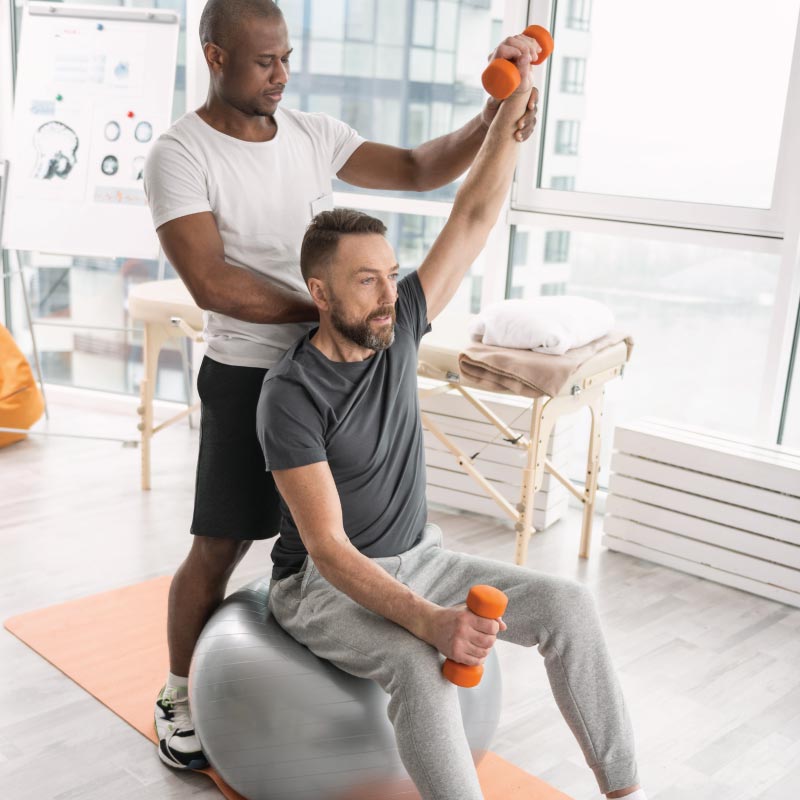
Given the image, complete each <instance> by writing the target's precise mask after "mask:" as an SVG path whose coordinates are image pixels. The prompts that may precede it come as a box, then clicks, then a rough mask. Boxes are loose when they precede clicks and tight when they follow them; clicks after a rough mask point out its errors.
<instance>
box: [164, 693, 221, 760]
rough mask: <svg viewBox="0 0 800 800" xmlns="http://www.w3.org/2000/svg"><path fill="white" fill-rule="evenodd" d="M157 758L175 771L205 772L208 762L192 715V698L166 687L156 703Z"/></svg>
mask: <svg viewBox="0 0 800 800" xmlns="http://www.w3.org/2000/svg"><path fill="white" fill-rule="evenodd" d="M155 723H156V735H157V736H158V757H159V758H160V759H161V760H162V761H163V762H164V763H165V764H168V765H169V766H170V767H173V768H174V769H205V768H206V767H207V766H208V760H207V759H206V757H205V756H204V755H203V751H202V749H201V748H200V741H199V740H198V738H197V736H196V735H195V732H194V725H193V723H192V716H191V714H190V712H189V695H188V694H187V693H186V691H185V690H183V691H180V690H178V689H174V688H169V689H168V688H167V687H166V686H165V687H164V688H163V689H162V690H161V691H160V692H159V693H158V699H157V700H156V712H155Z"/></svg>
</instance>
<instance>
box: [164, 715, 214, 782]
mask: <svg viewBox="0 0 800 800" xmlns="http://www.w3.org/2000/svg"><path fill="white" fill-rule="evenodd" d="M153 728H154V729H155V732H156V738H158V728H157V727H156V726H155V725H153ZM156 751H157V752H158V757H159V758H160V759H161V760H162V761H163V762H164V763H165V764H166V765H167V766H168V767H172V769H190V770H192V771H195V772H199V771H200V770H203V769H207V768H208V766H209V764H208V760H207V759H205V758H202V759H198V758H196V759H194V760H193V761H190V762H189V763H188V764H181V762H180V761H175V759H173V758H170V757H169V756H168V755H166V754H165V753H164V751H163V750H162V749H161V741H160V740H159V742H158V744H157V745H156Z"/></svg>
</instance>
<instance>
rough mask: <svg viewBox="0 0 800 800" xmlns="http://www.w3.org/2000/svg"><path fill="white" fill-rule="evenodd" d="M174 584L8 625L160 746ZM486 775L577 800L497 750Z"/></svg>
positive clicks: (103, 597) (509, 797) (503, 794)
mask: <svg viewBox="0 0 800 800" xmlns="http://www.w3.org/2000/svg"><path fill="white" fill-rule="evenodd" d="M169 584H170V578H169V577H164V578H155V579H153V580H150V581H145V582H144V583H137V584H135V585H134V586H126V587H125V588H124V589H115V590H114V591H111V592H104V593H102V594H96V595H92V596H91V597H85V598H82V599H80V600H72V601H70V602H68V603H62V604H60V605H57V606H50V607H49V608H43V609H41V610H39V611H31V612H29V613H27V614H20V615H19V616H17V617H12V618H11V619H9V620H6V623H5V627H6V628H7V629H8V630H9V631H11V633H13V634H14V635H15V636H17V637H18V638H19V639H21V640H22V641H23V642H25V644H27V645H28V646H29V647H31V648H33V649H34V650H35V651H36V652H37V653H39V655H41V656H42V657H43V658H46V659H47V660H48V661H49V662H50V663H51V664H52V665H53V666H54V667H57V668H58V669H60V670H61V671H62V672H63V673H64V674H65V675H66V676H67V677H69V678H72V680H74V681H75V682H76V683H77V684H78V685H79V686H82V687H83V688H84V689H85V690H86V691H87V692H89V694H91V695H93V696H94V697H96V698H97V699H98V700H99V701H100V702H101V703H103V704H104V705H105V706H107V707H108V708H110V709H111V710H112V711H113V712H114V713H115V714H117V715H119V716H120V717H122V719H124V720H125V721H126V722H127V723H129V724H130V725H132V726H133V727H134V728H136V730H137V731H139V732H140V733H141V734H143V735H144V736H146V737H147V738H148V739H150V740H151V741H152V742H153V743H154V744H155V743H156V738H155V731H154V729H153V702H154V699H155V697H156V695H157V694H158V691H159V689H160V688H161V686H162V685H163V683H164V676H165V675H166V674H167V666H168V659H167V641H166V635H165V632H166V618H167V592H168V590H169ZM153 757H154V758H156V755H155V753H154V754H153ZM164 769H168V767H164ZM203 772H204V773H205V774H206V775H208V776H209V777H210V778H211V780H213V781H214V782H215V783H216V784H217V786H218V787H219V789H220V791H221V792H222V794H223V795H224V796H225V797H227V798H228V800H245V798H243V797H242V796H241V795H240V794H238V793H237V792H235V791H233V790H232V789H231V788H230V787H229V786H227V785H226V784H225V783H223V781H222V780H221V778H220V777H219V776H218V775H217V774H216V773H215V772H214V770H212V769H207V770H203ZM478 775H479V777H480V781H481V786H482V788H483V792H484V795H485V797H486V798H487V800H521V799H522V798H523V797H524V798H526V800H571V798H569V797H568V796H567V795H565V794H564V793H563V792H559V791H558V790H557V789H554V788H553V787H552V786H549V785H548V784H546V783H544V781H541V780H539V779H538V778H535V777H534V776H533V775H529V774H528V773H527V772H525V771H523V770H521V769H519V767H515V766H514V765H513V764H510V763H509V762H508V761H505V760H504V759H502V758H500V756H498V755H496V754H494V753H489V754H488V755H487V756H486V758H485V759H484V760H483V761H482V762H481V764H480V766H479V768H478Z"/></svg>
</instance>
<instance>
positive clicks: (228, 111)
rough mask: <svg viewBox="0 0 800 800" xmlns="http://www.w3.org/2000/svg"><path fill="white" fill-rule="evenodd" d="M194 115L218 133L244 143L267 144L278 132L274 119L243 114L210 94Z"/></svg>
mask: <svg viewBox="0 0 800 800" xmlns="http://www.w3.org/2000/svg"><path fill="white" fill-rule="evenodd" d="M195 113H196V114H197V116H199V117H200V119H202V120H203V122H205V123H207V124H208V125H210V126H211V127H212V128H214V129H215V130H218V131H219V132H220V133H224V134H226V135H227V136H232V137H233V138H234V139H241V140H242V141H245V142H268V141H270V140H271V139H274V138H275V134H276V133H277V132H278V125H277V123H276V122H275V119H274V117H267V116H264V117H262V116H258V115H255V114H245V113H243V112H242V111H240V110H239V109H238V108H234V107H233V106H232V105H230V104H229V103H226V102H225V101H224V100H222V99H221V98H219V97H217V96H216V95H214V94H212V93H211V92H209V95H208V98H207V99H206V102H205V103H204V104H203V105H202V106H200V108H198V109H197V110H196V112H195Z"/></svg>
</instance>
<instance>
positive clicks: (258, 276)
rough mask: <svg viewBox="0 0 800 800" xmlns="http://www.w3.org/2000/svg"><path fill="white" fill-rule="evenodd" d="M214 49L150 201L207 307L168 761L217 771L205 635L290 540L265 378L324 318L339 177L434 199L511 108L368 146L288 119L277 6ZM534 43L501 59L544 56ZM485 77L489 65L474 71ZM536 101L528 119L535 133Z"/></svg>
mask: <svg viewBox="0 0 800 800" xmlns="http://www.w3.org/2000/svg"><path fill="white" fill-rule="evenodd" d="M200 39H201V42H202V45H203V50H204V53H205V57H206V61H207V63H208V68H209V72H210V86H209V94H208V98H207V100H206V102H205V104H204V105H203V106H201V107H200V108H199V109H197V111H194V112H190V113H188V114H186V115H185V116H183V117H182V118H181V119H179V120H178V121H177V122H176V123H175V124H174V125H173V126H172V127H171V128H170V129H169V130H168V131H167V132H166V133H164V134H163V135H162V136H161V137H160V138H159V139H158V141H156V142H155V143H154V145H153V148H152V150H151V151H150V154H149V156H148V159H147V163H146V165H145V175H144V180H145V190H146V192H147V198H148V202H149V204H150V209H151V212H152V215H153V223H154V225H155V227H156V229H157V232H158V236H159V239H160V241H161V245H162V247H163V249H164V252H165V253H166V255H167V257H168V258H169V260H170V263H171V264H172V265H173V266H174V267H175V269H176V271H177V272H178V274H179V275H180V277H181V278H182V279H183V281H184V282H185V283H186V285H187V287H188V288H189V291H190V292H191V294H192V296H193V297H194V299H195V301H196V302H197V303H198V305H199V306H200V307H201V308H203V309H204V310H205V312H206V313H205V318H206V322H205V338H206V341H207V342H208V350H207V355H206V357H205V358H204V360H203V363H202V365H201V368H200V373H199V376H198V393H199V395H200V400H201V402H202V415H201V429H200V452H199V457H198V465H197V481H196V486H195V505H194V515H193V519H192V526H191V532H192V534H194V539H193V541H192V547H191V549H190V552H189V555H188V556H187V558H186V560H185V561H184V562H183V564H181V566H180V567H179V569H178V571H177V572H176V574H175V577H174V579H173V582H172V586H171V589H170V596H169V616H168V624H167V627H168V639H169V651H170V672H169V675H168V678H167V683H166V685H165V687H164V689H163V690H162V691H161V693H160V694H159V697H158V699H157V701H156V710H155V722H156V729H157V732H158V738H159V755H160V757H161V759H162V760H163V761H164V762H165V763H166V764H169V765H170V766H172V767H175V768H177V769H187V768H190V769H199V768H202V767H204V766H205V765H206V760H205V757H204V756H203V753H202V750H201V748H200V745H199V742H198V740H197V738H196V736H195V734H194V729H193V725H192V722H191V716H190V712H189V704H188V693H187V676H188V673H189V663H190V660H191V655H192V651H193V649H194V646H195V644H196V642H197V638H198V636H199V635H200V631H201V630H202V628H203V625H204V624H205V622H206V621H207V620H208V618H209V617H210V615H211V614H212V613H213V611H214V610H215V609H216V607H217V606H218V605H219V603H220V602H221V600H222V598H223V596H224V594H225V588H226V586H227V582H228V579H229V577H230V575H231V573H232V572H233V570H234V568H235V567H236V565H237V564H238V562H239V561H240V559H241V558H242V557H243V556H244V554H245V553H246V552H247V550H248V548H249V547H250V544H251V543H252V541H253V540H255V539H267V538H270V537H272V536H275V535H276V534H277V533H278V526H279V522H280V508H279V501H278V493H277V490H276V488H275V483H274V481H273V479H272V476H271V475H270V474H269V473H268V472H266V470H265V465H264V458H263V454H262V452H261V448H260V445H259V441H258V438H257V436H256V406H257V404H258V399H259V394H260V391H261V384H262V381H263V378H264V375H265V374H266V371H267V370H268V369H269V368H270V367H271V366H272V365H273V364H275V363H276V362H277V360H278V358H279V357H280V356H281V355H282V354H283V352H284V350H285V349H286V348H287V347H288V346H289V345H290V344H292V343H293V342H294V341H296V340H297V339H298V338H299V337H300V336H302V335H303V333H304V332H305V331H306V330H307V329H308V328H309V327H310V323H312V322H314V321H316V320H317V318H318V315H317V309H316V306H315V305H314V303H313V302H312V301H311V299H310V297H309V294H308V290H307V289H306V286H305V283H304V281H303V279H302V276H301V274H300V266H299V264H300V244H301V241H302V238H303V233H304V231H305V228H306V227H307V225H308V223H309V222H310V221H311V218H312V217H313V216H314V215H316V214H317V213H319V212H320V211H323V210H326V209H329V208H331V207H332V205H333V204H332V188H331V181H332V179H333V178H334V176H337V177H339V178H340V179H342V180H344V181H346V182H348V183H350V184H353V185H355V186H360V187H363V188H369V189H390V190H391V189H393V190H418V191H425V190H429V189H434V188H437V187H439V186H443V185H445V184H447V183H449V182H451V181H453V180H454V179H455V178H457V177H458V176H459V175H460V174H461V173H463V172H464V171H465V170H466V169H467V168H468V167H469V165H470V164H471V162H472V160H473V158H474V157H475V155H476V153H477V152H478V149H479V148H480V145H481V142H482V141H483V139H484V137H485V134H486V131H487V129H488V126H489V123H490V122H491V120H492V118H493V117H494V114H495V112H496V111H497V108H498V106H499V104H498V103H496V102H494V101H491V100H490V101H489V102H488V103H487V105H486V107H485V108H484V110H483V111H482V113H481V114H480V115H479V116H477V117H475V118H474V119H473V120H471V121H470V122H468V123H467V124H466V125H465V126H464V127H462V128H460V129H459V130H457V131H455V132H453V133H451V134H448V135H446V136H442V137H439V138H438V139H434V140H432V141H430V142H427V143H425V144H423V145H420V146H419V147H416V148H414V149H412V150H406V149H402V148H397V147H390V146H388V145H382V144H376V143H374V142H367V141H365V140H364V139H363V138H361V137H360V136H359V135H358V134H357V133H356V132H355V131H354V130H353V129H352V128H350V127H349V126H347V125H345V124H344V123H342V122H339V121H338V120H335V119H333V118H331V117H329V116H327V115H325V114H309V113H302V112H298V111H293V110H289V109H283V108H280V107H279V104H280V100H281V96H282V93H283V90H284V88H285V86H286V83H287V81H288V79H289V57H290V54H291V45H290V42H289V34H288V31H287V28H286V23H285V21H284V19H283V15H282V14H281V12H280V10H279V8H278V7H277V5H275V3H273V2H271V0H209V2H208V3H207V5H206V7H205V9H204V11H203V14H202V17H201V20H200ZM529 41H530V43H531V44H530V48H531V49H530V52H529V53H523V51H521V50H520V47H519V37H515V40H514V42H516V43H514V42H512V41H511V39H508V40H506V41H505V42H503V43H502V44H501V45H499V47H498V48H497V49H496V50H495V52H494V54H493V56H498V57H502V58H518V57H519V56H520V55H530V56H531V57H532V60H533V58H535V51H534V49H533V48H534V43H533V40H529ZM475 68H476V69H480V64H476V65H475ZM536 97H537V95H536V90H534V91H533V92H532V94H531V99H530V102H529V104H528V108H527V110H526V113H525V114H524V116H523V117H521V118H520V120H519V122H518V123H517V125H518V128H519V131H518V133H517V134H516V135H517V138H518V139H519V140H520V141H522V140H524V139H526V138H527V137H528V136H529V135H530V132H531V131H532V129H533V126H534V124H535V108H536V106H535V101H536Z"/></svg>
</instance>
